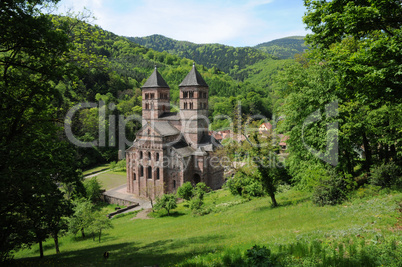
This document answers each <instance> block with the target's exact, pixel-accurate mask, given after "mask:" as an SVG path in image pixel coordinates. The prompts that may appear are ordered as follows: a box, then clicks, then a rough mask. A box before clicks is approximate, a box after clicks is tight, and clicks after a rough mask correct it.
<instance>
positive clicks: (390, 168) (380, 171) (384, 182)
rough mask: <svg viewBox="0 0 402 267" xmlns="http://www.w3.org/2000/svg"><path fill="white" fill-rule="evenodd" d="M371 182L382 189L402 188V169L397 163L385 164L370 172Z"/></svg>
mask: <svg viewBox="0 0 402 267" xmlns="http://www.w3.org/2000/svg"><path fill="white" fill-rule="evenodd" d="M370 173H371V177H370V178H369V181H370V183H371V184H372V185H377V186H381V187H391V186H396V187H398V188H401V187H402V168H401V167H400V166H398V165H396V164H395V162H389V163H384V164H382V165H380V166H376V167H374V168H372V169H371V170H370Z"/></svg>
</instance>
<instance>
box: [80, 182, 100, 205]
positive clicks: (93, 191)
mask: <svg viewBox="0 0 402 267" xmlns="http://www.w3.org/2000/svg"><path fill="white" fill-rule="evenodd" d="M84 186H85V191H86V197H87V199H88V200H90V201H91V202H92V203H96V202H98V201H99V200H100V199H101V196H102V185H101V183H100V182H99V181H98V180H97V177H96V176H95V177H93V178H90V179H86V180H85V181H84Z"/></svg>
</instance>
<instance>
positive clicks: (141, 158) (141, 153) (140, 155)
mask: <svg viewBox="0 0 402 267" xmlns="http://www.w3.org/2000/svg"><path fill="white" fill-rule="evenodd" d="M142 157H143V156H142V151H140V159H142Z"/></svg>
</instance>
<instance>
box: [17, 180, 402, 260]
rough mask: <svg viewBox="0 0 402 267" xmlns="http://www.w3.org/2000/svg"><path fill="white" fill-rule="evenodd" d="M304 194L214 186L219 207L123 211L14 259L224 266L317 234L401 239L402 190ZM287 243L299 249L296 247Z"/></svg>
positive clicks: (334, 239) (333, 242) (323, 239)
mask: <svg viewBox="0 0 402 267" xmlns="http://www.w3.org/2000/svg"><path fill="white" fill-rule="evenodd" d="M116 175H117V174H116ZM308 198H309V195H308V194H305V193H301V192H297V191H293V190H289V191H286V192H283V193H280V194H279V195H278V198H277V200H278V203H279V204H280V205H282V206H279V207H277V208H271V206H270V200H269V199H268V198H266V197H264V198H257V199H252V200H251V201H244V200H243V199H242V198H240V197H235V196H232V195H230V194H229V192H228V191H226V190H219V191H217V192H213V193H209V194H207V195H206V197H205V201H206V204H207V205H210V206H215V207H216V206H218V208H216V209H215V212H212V213H210V214H208V215H204V216H193V215H191V213H190V211H189V209H188V208H187V207H186V202H183V203H180V204H179V205H178V208H177V209H175V210H174V211H173V212H172V216H161V217H159V218H155V219H149V220H131V218H132V216H123V217H120V218H116V219H112V220H113V225H114V229H111V230H107V231H105V233H103V234H102V242H101V243H98V242H95V241H92V239H91V238H88V239H84V240H82V239H81V238H74V237H71V236H65V237H63V238H61V239H60V249H61V254H59V255H55V253H54V245H53V242H52V240H49V241H47V242H46V243H45V244H44V248H45V258H44V259H42V260H40V259H38V254H39V253H38V248H37V246H35V247H33V248H32V249H31V250H21V251H19V252H17V253H16V255H15V256H16V257H15V258H16V259H18V260H17V261H16V263H17V264H20V265H25V264H26V265H42V264H49V265H54V264H57V265H82V266H96V265H99V264H105V265H120V266H149V265H150V266H152V265H156V264H158V265H159V266H175V265H178V266H195V265H197V266H223V265H224V264H223V263H224V260H225V259H227V258H228V257H229V256H230V255H232V256H236V255H237V256H238V255H239V253H243V252H244V251H245V250H246V249H249V248H250V247H252V246H253V245H254V244H259V245H264V246H267V247H269V248H271V249H272V251H273V252H275V253H279V251H280V250H281V249H283V248H285V247H286V248H287V250H289V251H290V247H287V246H293V244H295V243H296V242H299V243H300V244H301V245H299V247H302V246H303V245H304V246H306V244H309V242H311V241H314V240H316V241H317V242H319V243H320V244H322V245H323V246H324V245H325V246H326V247H330V248H331V247H332V246H333V249H334V251H336V250H337V249H338V251H339V248H338V244H339V243H340V242H343V243H345V244H346V243H348V242H351V241H350V240H359V242H360V240H363V243H367V244H374V242H379V244H380V243H381V242H382V243H384V244H385V241H387V240H391V239H396V240H401V232H400V229H399V230H398V229H397V228H398V227H396V225H397V224H398V216H400V213H399V214H398V212H397V205H396V201H397V200H398V201H401V198H402V194H401V193H393V194H388V195H380V196H377V197H374V198H370V199H358V198H356V199H355V200H353V201H350V202H346V203H343V204H342V205H337V206H325V207H316V206H314V205H312V204H311V201H309V200H308ZM212 202H215V204H213V203H212ZM159 215H163V214H159ZM356 242H357V241H356ZM359 244H360V243H359ZM400 245H401V243H400V241H399V243H398V242H397V243H396V246H397V247H399V248H400ZM307 248H308V247H307ZM292 249H296V250H297V246H296V245H295V246H294V248H293V247H292ZM299 250H300V249H299ZM105 251H109V252H110V257H109V258H108V259H107V260H104V259H103V257H102V255H103V253H104V252H105ZM230 253H232V254H230ZM228 255H229V256H228ZM292 255H296V256H292V257H291V260H292V261H293V263H294V262H298V261H300V260H301V258H300V256H297V254H292ZM341 258H343V256H340V257H339V259H340V260H342V259H341ZM347 263H348V264H349V262H347ZM301 264H307V263H306V262H302V263H301ZM307 265H308V264H307ZM310 266H315V265H310ZM342 266H343V265H342ZM345 266H348V265H345ZM350 266H353V265H350Z"/></svg>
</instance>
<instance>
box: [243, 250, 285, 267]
mask: <svg viewBox="0 0 402 267" xmlns="http://www.w3.org/2000/svg"><path fill="white" fill-rule="evenodd" d="M244 256H245V258H246V259H245V262H246V264H247V266H252V267H264V266H269V267H271V266H278V265H277V263H276V261H275V259H273V257H272V255H271V251H270V250H269V249H267V248H266V247H265V246H261V247H260V246H258V245H254V246H253V247H251V248H250V249H248V250H247V251H246V253H245V254H244Z"/></svg>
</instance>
